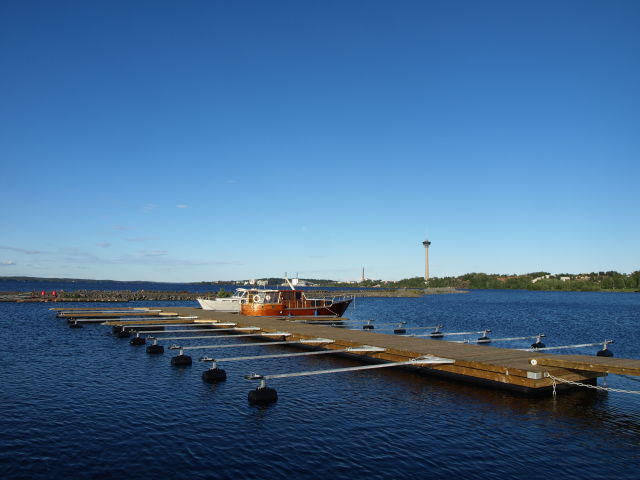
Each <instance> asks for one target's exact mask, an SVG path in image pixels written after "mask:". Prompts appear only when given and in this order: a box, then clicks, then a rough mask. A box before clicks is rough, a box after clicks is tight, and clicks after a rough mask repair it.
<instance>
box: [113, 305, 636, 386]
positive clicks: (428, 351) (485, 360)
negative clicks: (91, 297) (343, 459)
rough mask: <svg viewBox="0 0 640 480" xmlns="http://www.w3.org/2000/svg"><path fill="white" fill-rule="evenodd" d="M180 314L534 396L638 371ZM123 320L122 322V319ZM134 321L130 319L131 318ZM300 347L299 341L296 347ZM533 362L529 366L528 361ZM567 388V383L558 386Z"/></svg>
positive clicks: (621, 363) (598, 360)
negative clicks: (428, 361) (426, 360)
mask: <svg viewBox="0 0 640 480" xmlns="http://www.w3.org/2000/svg"><path fill="white" fill-rule="evenodd" d="M171 311H172V312H175V313H177V314H178V315H180V316H183V317H186V316H198V319H197V320H194V323H199V322H212V321H218V322H227V323H228V322H233V323H236V324H237V326H238V327H248V326H256V327H259V328H260V329H261V331H262V332H265V333H269V332H288V333H290V334H291V336H289V337H288V338H287V339H288V340H291V341H292V342H295V341H297V340H301V339H305V340H309V339H313V338H328V339H331V340H333V343H331V344H325V345H323V346H322V347H321V348H323V349H335V350H340V349H344V348H348V347H361V346H365V345H367V346H374V347H381V348H384V349H385V351H384V352H373V353H362V354H358V357H359V358H362V359H363V360H365V361H370V362H380V361H389V362H402V361H407V360H411V359H415V358H418V357H422V356H424V355H434V356H436V357H442V358H448V359H453V360H455V363H454V364H442V365H430V366H420V367H418V366H412V367H409V368H411V369H416V370H418V371H421V372H423V373H426V374H431V375H437V376H443V377H447V378H452V379H455V380H460V381H465V382H472V383H480V384H485V385H489V386H492V387H497V388H501V389H506V390H512V391H518V392H521V393H525V394H529V395H536V394H546V393H549V392H550V391H551V389H552V386H553V383H554V382H553V380H552V379H551V378H548V377H546V376H545V374H546V373H548V374H550V375H552V376H554V377H556V378H561V379H563V380H566V381H573V382H580V383H586V384H591V385H594V384H595V383H596V379H597V377H601V376H604V375H605V374H606V373H624V374H628V375H639V374H640V360H629V359H617V358H604V357H596V356H588V355H571V356H568V355H553V354H544V353H540V352H527V351H520V350H512V349H506V348H496V347H492V346H489V345H471V344H462V343H452V342H446V341H442V340H431V339H426V338H418V337H409V336H403V335H389V334H384V333H377V332H375V331H370V330H348V329H342V328H334V327H331V326H326V325H317V324H312V323H300V322H293V321H290V320H287V319H284V318H270V317H248V316H244V315H240V314H233V313H221V312H214V311H206V310H201V309H198V308H185V307H171ZM116 323H117V321H111V322H109V324H116ZM123 323H124V322H123ZM132 323H135V322H132ZM298 346H299V345H298ZM532 359H535V360H536V362H535V363H536V365H532V363H531V360H532ZM559 387H566V385H559Z"/></svg>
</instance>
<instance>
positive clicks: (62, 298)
mask: <svg viewBox="0 0 640 480" xmlns="http://www.w3.org/2000/svg"><path fill="white" fill-rule="evenodd" d="M311 292H313V296H342V295H354V296H356V297H398V298H402V297H422V296H424V295H442V294H451V293H466V291H464V290H459V289H456V288H450V287H442V288H422V289H420V288H397V289H375V290H349V289H345V290H312V291H311ZM216 296H217V292H204V293H203V292H186V291H180V292H178V291H155V290H74V291H62V290H60V291H55V292H44V294H43V292H42V291H40V292H36V291H33V292H0V302H129V301H141V300H142V301H144V300H150V301H153V300H196V299H197V298H216Z"/></svg>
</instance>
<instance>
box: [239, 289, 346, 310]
mask: <svg viewBox="0 0 640 480" xmlns="http://www.w3.org/2000/svg"><path fill="white" fill-rule="evenodd" d="M289 285H290V286H291V284H289ZM352 301H353V297H351V296H341V297H331V298H309V297H308V296H307V292H305V291H303V290H295V289H294V288H293V286H291V290H250V291H249V295H248V296H247V298H246V300H245V302H243V303H242V304H241V305H240V313H242V314H243V315H250V316H260V317H279V316H291V317H316V316H318V317H341V316H342V315H343V314H344V312H345V310H346V309H347V307H349V305H350V304H351V302H352Z"/></svg>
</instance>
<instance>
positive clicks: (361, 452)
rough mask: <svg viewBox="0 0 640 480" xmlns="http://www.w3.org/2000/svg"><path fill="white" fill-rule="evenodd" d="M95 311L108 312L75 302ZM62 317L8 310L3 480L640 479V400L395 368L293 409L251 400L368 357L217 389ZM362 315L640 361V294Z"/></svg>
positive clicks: (394, 304)
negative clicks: (545, 394)
mask: <svg viewBox="0 0 640 480" xmlns="http://www.w3.org/2000/svg"><path fill="white" fill-rule="evenodd" d="M58 288H60V287H58ZM91 288H100V289H102V288H104V286H102V285H100V284H97V285H96V284H94V285H93V287H91ZM140 288H144V287H135V289H140ZM161 289H165V288H161ZM166 289H169V288H166ZM7 290H8V289H7ZM150 304H151V302H139V303H137V302H130V303H128V304H126V306H136V305H150ZM83 305H86V306H90V307H96V306H100V305H101V304H96V303H90V304H66V303H65V304H64V306H67V307H75V306H83ZM104 305H105V306H108V307H113V306H114V304H111V303H110V304H104ZM124 305H125V304H123V306H124ZM157 305H163V306H167V305H182V306H195V305H196V304H195V302H158V303H157ZM52 306H54V305H53V304H47V303H43V304H41V303H23V304H16V303H0V319H1V321H2V324H3V327H4V328H3V329H2V330H1V331H0V342H1V345H0V347H1V350H0V351H1V352H2V354H1V355H2V362H1V363H0V365H2V367H1V368H0V412H2V416H1V417H0V418H1V420H0V478H3V479H52V478H73V479H84V478H86V479H94V478H95V479H120V478H130V479H132V480H137V479H148V478H155V477H164V478H170V479H182V478H184V479H200V478H202V479H205V478H207V479H208V478H211V479H218V478H219V479H227V478H228V479H245V478H246V479H271V478H274V479H280V478H287V479H291V478H296V479H298V478H300V479H318V478H328V479H342V478H344V479H346V478H350V479H351V478H368V479H390V478H403V479H405V478H406V479H414V478H415V479H428V478H434V479H440V478H446V477H450V478H465V479H469V478H482V479H494V478H495V479H504V478H515V477H522V478H552V477H557V478H565V479H566V478H575V479H591V478H593V479H596V478H597V479H599V478H601V477H603V476H606V477H610V478H616V479H636V478H638V471H639V469H640V395H632V394H623V393H614V392H597V391H592V390H587V391H575V392H560V393H559V394H558V396H557V397H556V398H555V399H554V398H551V397H549V398H543V399H528V398H525V397H522V396H519V395H515V394H510V393H506V392H503V391H496V390H490V389H484V388H480V387H476V386H471V385H465V384H459V383H454V382H450V381H445V380H440V379H436V378H430V377H423V376H418V375H415V374H412V373H410V372H404V371H392V370H390V369H382V370H371V371H363V372H357V373H342V374H336V375H320V376H315V377H296V378H290V379H282V380H274V381H272V382H270V386H272V387H274V388H276V389H277V390H278V394H279V397H280V398H279V400H278V402H277V403H275V404H273V405H270V406H267V407H256V406H252V405H250V404H249V403H248V402H247V393H248V391H249V390H250V389H252V388H254V387H255V384H254V383H250V382H248V381H246V380H244V379H243V376H244V375H245V374H247V373H250V372H252V371H257V372H260V373H265V374H274V373H284V372H295V371H301V370H314V369H323V368H338V367H345V366H352V365H357V363H356V362H354V361H352V360H349V359H342V358H329V356H326V355H325V356H317V357H294V358H289V359H269V360H264V361H260V362H259V363H258V362H257V361H256V362H232V363H228V364H226V365H224V368H225V369H226V370H227V375H228V380H227V381H226V382H224V383H221V384H218V385H209V384H206V383H204V382H202V380H201V377H200V375H201V372H202V371H203V370H204V369H206V368H207V367H206V366H203V364H201V363H199V362H194V365H193V366H192V367H188V368H185V369H177V368H172V367H171V366H170V365H169V357H170V356H171V355H173V353H169V352H167V353H165V354H164V355H161V356H151V355H147V354H146V353H145V351H144V347H132V346H130V345H129V343H128V341H127V340H121V339H117V338H115V337H114V336H113V335H111V332H110V329H109V328H108V327H103V326H100V325H88V326H85V328H82V329H69V328H68V327H67V325H66V322H65V321H64V320H61V319H57V318H55V315H54V314H53V312H51V311H49V310H48V309H49V308H50V307H52ZM346 316H347V317H349V319H350V320H349V322H348V323H349V324H350V325H352V326H353V327H354V328H359V326H360V325H361V324H362V322H363V321H365V320H367V319H375V321H376V322H378V323H391V322H396V321H398V320H400V319H402V320H405V321H407V322H408V323H407V327H412V326H420V325H423V326H426V325H434V324H436V323H442V324H443V325H444V326H445V328H444V330H445V331H450V332H451V331H466V330H480V329H484V328H491V329H492V336H493V337H495V338H498V337H511V336H522V335H534V334H537V333H545V334H546V335H547V337H546V338H545V340H544V341H545V343H546V344H547V345H548V346H551V345H563V344H572V343H588V342H596V341H601V340H604V339H609V338H610V339H614V340H615V343H614V344H613V345H611V346H610V348H611V350H612V351H614V352H615V354H616V356H618V357H631V358H640V333H639V332H638V324H639V322H638V320H639V319H640V294H617V293H567V292H524V291H472V292H470V293H468V294H456V295H435V296H427V297H422V298H358V299H357V300H356V302H355V305H353V306H351V307H350V308H349V310H347V313H346ZM204 341H205V342H207V343H208V344H210V343H211V342H212V340H204ZM216 341H217V342H225V340H222V339H219V340H216ZM196 343H197V341H196V340H193V344H196ZM529 343H531V341H525V342H513V343H504V344H498V343H496V344H495V346H504V347H514V348H523V347H526V346H528V344H529ZM597 349H598V348H597V347H591V348H585V349H582V350H579V351H573V350H572V351H567V352H566V353H584V354H593V353H595V351H596V350H597ZM281 352H283V350H282V349H281V348H280V347H277V346H270V347H258V346H255V347H247V348H243V349H241V350H231V349H229V352H225V353H230V354H231V353H232V355H230V356H236V355H259V354H267V353H281ZM198 353H200V351H198ZM203 354H204V351H203ZM197 356H198V355H194V359H195V358H197ZM221 366H222V365H221ZM600 383H602V380H600ZM607 383H608V385H609V386H611V387H615V388H622V389H627V390H640V383H639V382H638V381H637V380H636V379H635V378H628V377H623V376H616V375H611V376H609V377H608V378H607Z"/></svg>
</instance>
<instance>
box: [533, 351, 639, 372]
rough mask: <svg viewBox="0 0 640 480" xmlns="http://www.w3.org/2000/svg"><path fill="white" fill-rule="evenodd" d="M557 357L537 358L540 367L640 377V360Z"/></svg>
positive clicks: (535, 359)
mask: <svg viewBox="0 0 640 480" xmlns="http://www.w3.org/2000/svg"><path fill="white" fill-rule="evenodd" d="M581 357H582V358H579V356H565V355H562V356H557V357H550V356H544V357H542V356H541V357H535V358H532V359H531V360H532V361H535V362H536V364H537V365H538V366H544V367H560V368H567V369H570V370H580V371H583V372H600V373H616V374H619V375H635V376H640V360H630V359H625V358H611V357H587V356H581Z"/></svg>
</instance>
